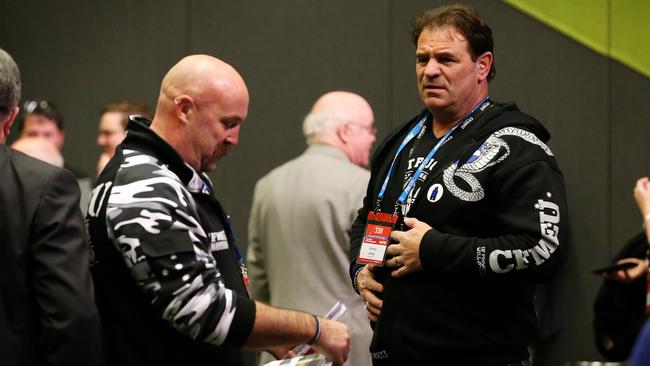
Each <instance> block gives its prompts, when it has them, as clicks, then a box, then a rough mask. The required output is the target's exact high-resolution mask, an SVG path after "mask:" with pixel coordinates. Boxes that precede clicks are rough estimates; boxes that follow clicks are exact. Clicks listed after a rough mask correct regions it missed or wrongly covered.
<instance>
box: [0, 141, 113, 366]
mask: <svg viewBox="0 0 650 366" xmlns="http://www.w3.org/2000/svg"><path fill="white" fill-rule="evenodd" d="M85 238H86V233H85V229H84V224H83V219H82V217H81V211H80V210H79V188H78V187H77V184H76V181H75V178H74V177H73V176H72V174H70V173H69V172H68V171H66V170H63V169H60V168H56V167H54V166H52V165H49V164H46V163H44V162H41V161H40V160H36V159H33V158H31V157H29V156H27V155H25V154H22V153H20V152H17V151H14V150H12V149H10V148H8V147H6V146H4V145H0V261H1V262H0V360H2V361H0V362H1V363H2V364H3V365H42V364H47V365H97V364H101V363H102V361H101V360H102V354H101V334H100V332H101V329H100V325H99V318H98V316H97V309H96V308H95V303H94V296H93V286H92V281H91V279H90V273H89V271H88V244H87V242H86V239H85Z"/></svg>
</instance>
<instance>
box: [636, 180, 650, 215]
mask: <svg viewBox="0 0 650 366" xmlns="http://www.w3.org/2000/svg"><path fill="white" fill-rule="evenodd" d="M634 199H635V200H636V204H637V205H638V206H639V210H640V211H641V215H643V217H645V216H646V215H648V214H650V180H648V177H643V178H641V179H639V180H638V181H637V182H636V186H635V187H634Z"/></svg>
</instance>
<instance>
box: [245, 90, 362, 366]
mask: <svg viewBox="0 0 650 366" xmlns="http://www.w3.org/2000/svg"><path fill="white" fill-rule="evenodd" d="M373 124H374V117H373V112H372V109H371V108H370V105H369V104H368V103H367V102H366V101H365V100H364V99H363V98H362V97H361V96H359V95H357V94H353V93H349V92H343V91H335V92H330V93H327V94H325V95H323V96H322V97H320V98H319V99H318V101H317V102H316V103H315V104H314V106H313V108H312V110H311V112H310V113H309V115H308V116H307V117H306V118H305V121H304V124H303V132H304V134H305V137H306V140H307V144H308V145H309V147H308V148H307V150H306V151H305V152H304V153H303V154H302V155H300V156H299V157H297V158H295V159H293V160H291V161H289V162H287V163H285V164H283V165H282V166H280V167H277V168H276V169H274V170H273V171H271V172H270V173H269V174H268V175H266V176H265V177H264V178H262V179H261V180H260V181H259V182H258V183H257V186H256V188H255V195H254V198H253V208H252V211H251V218H250V222H249V247H248V260H249V267H250V270H249V273H250V275H251V293H252V295H253V297H255V298H257V299H259V300H262V301H266V302H269V303H270V304H272V305H275V306H280V307H291V308H298V309H302V310H306V311H311V312H314V313H316V314H324V313H325V312H327V310H328V308H329V307H331V306H332V305H333V304H334V303H336V301H337V300H342V301H343V302H344V303H345V304H346V305H347V306H348V307H349V310H348V314H346V315H345V316H344V318H343V319H342V321H343V322H345V323H346V324H347V325H348V328H349V329H350V333H351V338H352V342H351V346H352V347H351V352H350V357H349V361H348V362H349V364H350V365H355V366H361V365H370V362H371V360H370V353H369V351H368V347H369V345H370V339H371V330H370V327H369V325H368V321H367V319H366V316H365V311H364V309H363V303H362V302H361V300H360V299H359V298H358V297H357V296H355V295H356V294H355V292H354V290H353V289H352V288H351V287H350V285H349V283H348V280H347V268H348V243H349V240H350V236H349V232H350V227H351V225H352V222H353V221H354V218H355V217H356V213H357V210H358V209H359V207H361V202H362V200H363V196H364V194H365V187H366V184H367V183H368V179H369V172H368V171H367V170H366V169H363V168H362V166H367V165H368V158H369V155H370V149H371V148H372V144H373V142H374V141H375V128H374V126H373ZM296 276H300V280H299V282H297V281H296V280H295V279H296ZM265 361H266V359H264V358H263V359H262V362H265Z"/></svg>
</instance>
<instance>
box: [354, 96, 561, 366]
mask: <svg viewBox="0 0 650 366" xmlns="http://www.w3.org/2000/svg"><path fill="white" fill-rule="evenodd" d="M424 113H426V111H425V112H423V113H422V114H421V115H420V116H418V117H416V118H414V119H413V120H411V121H410V122H409V123H408V124H406V125H405V126H403V127H401V128H399V129H398V130H397V131H395V132H393V133H392V134H391V135H390V136H389V137H388V138H387V139H386V140H385V141H384V142H383V143H382V145H380V146H379V147H378V149H377V152H376V153H375V155H374V156H373V159H372V164H371V173H372V176H371V179H370V182H369V184H368V191H367V194H366V198H365V200H364V206H363V207H362V208H361V209H360V210H359V216H358V217H357V219H356V221H355V223H354V225H353V227H352V235H351V247H350V250H351V253H350V256H351V257H350V258H351V266H350V274H351V276H352V279H353V282H354V279H355V275H356V274H357V273H358V270H359V269H360V268H361V265H359V264H356V258H357V257H358V255H359V250H360V247H361V241H362V237H363V232H364V228H365V221H366V220H365V218H366V217H367V214H368V211H369V210H374V209H375V203H376V198H377V194H378V191H379V189H380V187H381V184H382V183H383V181H384V178H385V177H386V174H387V171H388V168H389V166H390V163H391V161H392V159H393V157H394V156H395V153H396V151H397V148H398V146H399V145H400V143H402V141H403V140H404V136H405V135H406V134H407V133H408V131H410V130H411V128H413V126H414V125H415V124H416V123H417V122H418V121H419V119H420V118H421V116H423V115H424ZM426 124H427V125H429V128H430V125H431V121H430V119H429V120H427V123H426ZM425 136H429V138H430V139H433V134H431V132H430V130H429V132H428V134H425ZM549 138H550V134H549V133H548V131H547V130H546V129H545V128H544V127H543V126H542V125H541V124H540V123H539V122H538V121H536V120H535V119H533V118H532V117H530V116H528V115H526V114H524V113H522V112H520V111H519V109H518V108H517V106H516V105H515V104H499V103H495V104H494V105H493V106H492V107H490V108H488V109H487V110H485V111H484V112H483V113H482V114H480V115H479V116H478V118H477V119H475V120H474V121H472V122H470V123H469V125H467V127H466V128H465V129H464V130H462V131H460V132H459V133H456V134H455V135H453V138H452V139H451V140H449V141H448V142H447V143H445V144H444V145H443V146H442V147H441V148H440V150H439V151H438V153H437V154H436V155H435V156H434V162H433V164H429V165H428V166H429V167H428V168H427V169H425V172H426V173H427V174H423V175H422V176H421V178H420V181H419V182H418V184H417V185H416V187H415V189H414V190H413V192H414V193H413V197H412V199H413V201H412V202H411V205H410V209H407V210H408V212H406V216H408V217H415V218H417V219H418V220H420V221H423V222H425V223H427V224H429V225H430V226H431V227H433V229H431V230H430V231H428V232H427V233H426V234H425V236H424V237H423V239H422V242H421V245H420V259H421V262H422V266H423V268H424V269H423V270H422V271H419V272H414V273H411V274H409V275H406V276H404V277H401V278H393V277H391V276H390V274H389V272H387V271H382V270H378V274H377V277H378V279H379V280H380V281H381V282H383V284H384V289H385V290H384V293H383V295H382V296H383V299H384V302H383V308H382V311H381V316H380V318H379V321H378V322H377V324H375V325H374V326H375V328H374V329H375V336H374V339H373V343H372V345H371V347H370V348H371V352H373V354H374V355H375V358H377V359H385V362H382V364H404V362H414V361H425V360H427V361H429V364H430V362H431V361H432V360H433V361H437V362H438V363H435V364H436V365H479V364H480V365H492V364H495V365H498V364H504V363H507V362H514V361H520V360H525V359H527V357H528V353H527V349H526V346H527V345H530V344H531V343H533V342H534V341H535V340H536V337H537V333H538V329H537V319H536V315H535V310H534V307H533V293H534V289H535V284H536V283H539V282H542V281H545V280H547V279H549V278H550V277H551V276H552V275H553V274H554V273H555V272H556V271H557V269H558V265H559V262H560V258H561V252H563V251H564V250H565V248H564V247H565V245H566V238H567V233H568V225H567V212H566V197H565V191H564V183H563V177H562V173H561V172H560V170H559V169H558V167H557V164H556V162H555V159H554V157H553V154H552V152H551V151H550V150H549V149H548V147H547V146H546V145H545V143H546V142H547V141H548V140H549ZM414 141H417V140H416V139H414ZM414 144H415V142H411V143H409V145H407V146H406V148H405V149H404V150H403V151H402V153H401V154H400V157H398V159H397V160H398V161H401V163H396V166H398V168H397V169H396V170H395V171H394V172H393V174H392V176H391V179H390V181H389V184H388V190H387V195H386V198H385V199H384V200H383V201H382V202H381V204H380V209H381V211H385V212H393V208H394V205H395V197H396V196H397V192H401V185H402V184H403V182H404V177H405V176H406V177H409V176H410V175H411V174H412V170H414V169H416V168H417V166H418V165H419V163H420V162H421V160H422V158H423V157H424V156H426V154H427V153H428V149H422V148H420V149H419V150H420V155H418V149H417V146H416V148H415V149H414V152H415V154H414V155H412V156H411V158H410V159H409V157H408V155H407V154H408V153H409V150H410V147H411V145H414ZM430 145H431V146H432V145H433V142H430ZM422 151H423V152H422ZM400 158H401V159H400ZM418 158H419V159H418ZM405 170H406V171H405ZM391 192H394V193H395V194H394V195H391ZM386 357H388V358H387V359H386Z"/></svg>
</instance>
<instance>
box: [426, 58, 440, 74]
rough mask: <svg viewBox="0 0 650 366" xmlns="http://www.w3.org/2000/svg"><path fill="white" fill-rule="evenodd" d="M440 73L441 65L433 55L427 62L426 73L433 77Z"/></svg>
mask: <svg viewBox="0 0 650 366" xmlns="http://www.w3.org/2000/svg"><path fill="white" fill-rule="evenodd" d="M439 73H440V65H439V64H438V62H436V60H435V59H434V58H433V57H432V58H430V59H429V62H427V65H426V66H425V67H424V74H425V75H426V76H428V77H433V76H436V75H438V74H439Z"/></svg>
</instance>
